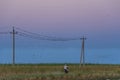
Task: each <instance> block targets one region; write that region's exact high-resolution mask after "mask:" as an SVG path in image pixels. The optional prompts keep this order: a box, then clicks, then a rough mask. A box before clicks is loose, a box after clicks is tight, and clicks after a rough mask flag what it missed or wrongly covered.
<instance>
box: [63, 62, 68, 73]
mask: <svg viewBox="0 0 120 80" xmlns="http://www.w3.org/2000/svg"><path fill="white" fill-rule="evenodd" d="M64 72H65V73H68V72H69V69H68V66H67V65H66V64H65V65H64Z"/></svg>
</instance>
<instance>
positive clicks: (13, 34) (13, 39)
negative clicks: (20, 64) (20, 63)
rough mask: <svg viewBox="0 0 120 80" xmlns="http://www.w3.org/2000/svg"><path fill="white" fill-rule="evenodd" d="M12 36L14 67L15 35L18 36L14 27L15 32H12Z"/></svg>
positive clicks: (13, 61) (13, 62) (13, 60)
mask: <svg viewBox="0 0 120 80" xmlns="http://www.w3.org/2000/svg"><path fill="white" fill-rule="evenodd" d="M11 34H12V43H13V44H12V46H13V54H12V56H13V57H12V64H13V65H14V64H15V34H17V32H16V31H15V29H14V27H13V30H12V32H11Z"/></svg>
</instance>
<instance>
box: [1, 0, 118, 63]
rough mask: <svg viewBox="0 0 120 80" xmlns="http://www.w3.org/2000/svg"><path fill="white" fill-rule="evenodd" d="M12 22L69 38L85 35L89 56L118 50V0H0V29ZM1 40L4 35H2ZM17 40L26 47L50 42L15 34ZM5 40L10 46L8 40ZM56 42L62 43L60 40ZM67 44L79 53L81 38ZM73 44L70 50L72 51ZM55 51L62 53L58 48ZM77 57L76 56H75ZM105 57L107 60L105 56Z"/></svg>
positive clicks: (11, 24) (44, 32) (37, 31)
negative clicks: (29, 39)
mask: <svg viewBox="0 0 120 80" xmlns="http://www.w3.org/2000/svg"><path fill="white" fill-rule="evenodd" d="M12 26H15V27H18V28H22V29H25V30H28V31H31V32H35V33H39V34H44V35H48V36H57V37H72V38H73V37H81V36H83V35H85V36H86V37H87V40H86V48H87V49H86V50H87V53H89V54H88V57H89V56H91V55H90V53H91V54H92V55H95V56H91V57H93V59H97V58H98V57H100V56H104V59H106V57H107V56H108V57H111V58H112V56H113V55H111V54H113V53H115V54H118V53H120V0H0V31H5V30H12ZM3 27H4V30H3V29H2V28H3ZM8 28H9V29H8ZM0 37H1V36H0ZM1 39H2V38H1ZM5 40H8V39H6V37H5ZM17 40H18V42H19V43H17V46H18V47H19V46H22V45H23V44H24V46H26V48H27V47H30V45H29V43H31V44H32V45H33V46H34V47H36V45H41V46H45V47H46V46H48V45H50V46H51V44H52V43H50V42H48V43H47V42H44V41H43V43H41V42H39V41H36V44H34V43H35V42H28V43H27V40H28V39H26V40H25V39H22V38H19V37H18V39H17ZM3 42H4V39H3ZM1 43H2V42H1ZM8 43H9V46H11V45H10V44H11V42H10V41H9V42H8ZM22 43H23V44H22ZM44 43H45V44H44ZM55 44H56V43H55ZM58 44H59V46H62V47H64V46H63V43H58ZM58 44H57V45H58ZM64 44H65V43H64ZM4 45H5V44H4ZM76 45H77V46H78V48H76ZM33 46H31V47H33ZM67 46H73V47H74V46H75V48H76V49H78V51H77V53H78V54H79V51H80V50H79V48H80V46H81V42H80V41H77V42H75V43H74V42H72V43H70V42H69V44H67ZM1 47H2V48H3V46H1ZM5 47H6V45H5ZM73 47H72V48H73ZM38 48H39V47H38ZM38 48H37V49H38ZM75 48H73V50H72V49H71V51H70V52H72V51H73V52H74V51H76V49H75ZM5 49H6V48H5ZM10 50H11V48H10ZM25 50H27V49H25ZM35 50H36V49H34V50H33V51H35ZM38 50H39V49H38ZM48 50H49V49H48ZM64 50H66V49H64ZM64 50H63V51H64ZM3 51H6V50H3ZM45 51H46V50H45ZM53 51H54V50H53ZM68 51H69V50H68ZM8 52H9V51H8ZM25 52H27V51H25ZM28 52H31V51H28ZM56 52H60V53H62V51H61V50H59V51H57V50H56ZM56 52H54V53H56ZM18 53H19V51H18ZM33 53H34V52H33ZM43 53H44V52H43ZM47 53H48V52H47ZM51 53H52V52H51ZM63 53H64V52H63ZM96 53H99V54H96ZM101 53H102V54H101ZM109 53H110V54H109ZM104 54H106V56H105V55H104ZM71 55H72V53H71ZM71 57H72V56H71ZM111 58H110V60H112V59H111ZM114 58H115V57H114ZM1 59H2V58H1ZM77 59H78V60H79V57H78V58H77ZM73 60H74V57H73ZM90 60H91V58H90ZM100 60H103V58H100ZM88 61H89V59H88ZM105 61H108V63H109V59H107V60H105ZM116 61H117V59H115V62H116ZM78 62H79V61H78ZM93 62H95V61H94V60H93ZM96 62H98V61H96ZM118 63H119V62H118Z"/></svg>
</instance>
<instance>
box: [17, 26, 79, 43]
mask: <svg viewBox="0 0 120 80" xmlns="http://www.w3.org/2000/svg"><path fill="white" fill-rule="evenodd" d="M16 29H17V30H18V33H19V34H18V35H21V36H23V35H24V37H25V36H26V37H30V38H35V39H39V40H50V41H71V40H79V39H80V38H57V37H51V36H46V35H41V34H38V33H33V32H30V31H26V30H24V29H21V28H17V27H16Z"/></svg>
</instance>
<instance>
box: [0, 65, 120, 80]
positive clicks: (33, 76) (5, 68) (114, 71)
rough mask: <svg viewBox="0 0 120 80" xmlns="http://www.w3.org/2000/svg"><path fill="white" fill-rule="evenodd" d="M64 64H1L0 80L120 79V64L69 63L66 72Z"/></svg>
mask: <svg viewBox="0 0 120 80" xmlns="http://www.w3.org/2000/svg"><path fill="white" fill-rule="evenodd" d="M63 66H64V64H18V65H0V80H107V79H108V80H120V65H93V64H92V65H91V64H88V65H86V66H84V67H80V66H79V65H78V64H69V69H70V72H69V73H68V74H65V73H64V71H63Z"/></svg>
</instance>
